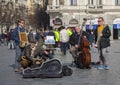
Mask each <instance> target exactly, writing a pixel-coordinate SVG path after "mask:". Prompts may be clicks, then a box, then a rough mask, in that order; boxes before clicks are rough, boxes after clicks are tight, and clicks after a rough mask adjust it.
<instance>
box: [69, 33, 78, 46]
mask: <svg viewBox="0 0 120 85" xmlns="http://www.w3.org/2000/svg"><path fill="white" fill-rule="evenodd" d="M79 36H80V35H78V34H77V33H76V32H73V34H72V35H71V36H70V39H69V43H70V45H71V46H75V45H76V44H78V40H79Z"/></svg>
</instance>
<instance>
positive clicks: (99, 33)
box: [95, 17, 111, 70]
mask: <svg viewBox="0 0 120 85" xmlns="http://www.w3.org/2000/svg"><path fill="white" fill-rule="evenodd" d="M110 36H111V31H110V29H109V26H108V25H105V23H104V19H103V17H99V18H98V27H97V29H96V30H95V43H96V44H97V45H96V46H97V47H98V50H99V59H100V65H99V66H98V67H97V68H98V69H106V70H109V66H108V61H107V60H108V59H107V57H108V53H107V52H106V49H107V48H108V47H109V46H110V39H109V38H110Z"/></svg>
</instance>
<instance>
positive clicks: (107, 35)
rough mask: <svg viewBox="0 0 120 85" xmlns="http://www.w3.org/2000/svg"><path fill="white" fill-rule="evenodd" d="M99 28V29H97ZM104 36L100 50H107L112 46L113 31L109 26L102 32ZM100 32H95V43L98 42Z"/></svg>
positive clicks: (101, 39)
mask: <svg viewBox="0 0 120 85" xmlns="http://www.w3.org/2000/svg"><path fill="white" fill-rule="evenodd" d="M97 28H98V27H97ZM102 34H103V36H102V37H101V38H100V48H106V47H108V46H110V39H109V38H110V36H111V31H110V29H109V26H108V25H107V26H105V28H104V29H103V31H102ZM97 35H98V32H97V29H96V30H95V42H97V38H98V36H97Z"/></svg>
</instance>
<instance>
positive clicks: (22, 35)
mask: <svg viewBox="0 0 120 85" xmlns="http://www.w3.org/2000/svg"><path fill="white" fill-rule="evenodd" d="M19 38H20V44H19V46H20V47H22V48H23V47H25V45H26V44H27V43H28V37H27V34H26V32H19Z"/></svg>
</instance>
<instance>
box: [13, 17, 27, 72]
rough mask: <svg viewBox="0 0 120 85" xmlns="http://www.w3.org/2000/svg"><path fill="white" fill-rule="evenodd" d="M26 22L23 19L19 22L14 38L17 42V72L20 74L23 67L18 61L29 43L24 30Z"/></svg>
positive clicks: (14, 31)
mask: <svg viewBox="0 0 120 85" xmlns="http://www.w3.org/2000/svg"><path fill="white" fill-rule="evenodd" d="M24 24H25V21H24V20H23V19H20V20H18V22H17V27H16V28H15V29H14V30H13V33H12V38H13V41H14V42H15V48H16V49H15V52H16V55H15V72H19V71H20V68H21V65H20V63H19V62H17V60H18V59H19V58H20V55H21V53H22V51H23V49H24V46H25V44H26V43H27V42H28V38H27V34H26V30H25V28H24Z"/></svg>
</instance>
